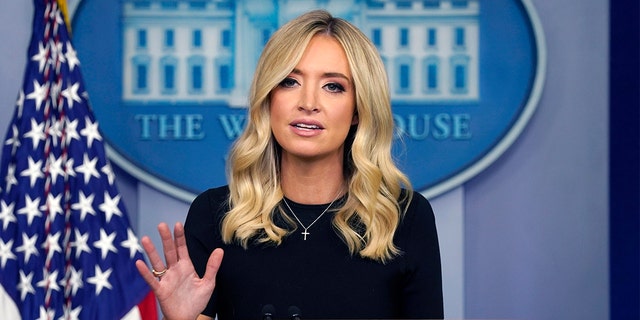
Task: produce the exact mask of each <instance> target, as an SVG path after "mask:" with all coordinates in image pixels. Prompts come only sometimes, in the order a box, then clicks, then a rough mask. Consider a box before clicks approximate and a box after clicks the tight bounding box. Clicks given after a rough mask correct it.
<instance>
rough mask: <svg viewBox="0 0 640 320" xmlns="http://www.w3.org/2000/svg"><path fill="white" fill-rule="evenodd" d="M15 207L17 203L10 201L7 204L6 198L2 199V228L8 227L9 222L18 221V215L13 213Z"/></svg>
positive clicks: (0, 214)
mask: <svg viewBox="0 0 640 320" xmlns="http://www.w3.org/2000/svg"><path fill="white" fill-rule="evenodd" d="M14 207H15V203H13V202H12V203H9V204H8V205H7V203H6V202H4V200H0V220H2V230H5V229H7V226H9V223H12V222H16V221H18V220H17V219H16V216H15V215H14V214H13V208H14Z"/></svg>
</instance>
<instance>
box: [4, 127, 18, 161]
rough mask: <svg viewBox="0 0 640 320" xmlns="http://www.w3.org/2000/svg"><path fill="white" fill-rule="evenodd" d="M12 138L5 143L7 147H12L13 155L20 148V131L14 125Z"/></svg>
mask: <svg viewBox="0 0 640 320" xmlns="http://www.w3.org/2000/svg"><path fill="white" fill-rule="evenodd" d="M11 133H12V135H11V138H9V139H7V141H5V143H4V144H5V145H12V147H11V154H14V153H15V152H16V149H17V148H18V147H19V146H20V131H18V127H17V126H16V125H15V124H14V125H12V126H11Z"/></svg>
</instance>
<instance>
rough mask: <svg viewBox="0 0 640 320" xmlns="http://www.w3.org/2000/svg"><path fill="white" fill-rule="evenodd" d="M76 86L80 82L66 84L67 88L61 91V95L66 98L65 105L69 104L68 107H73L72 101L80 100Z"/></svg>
mask: <svg viewBox="0 0 640 320" xmlns="http://www.w3.org/2000/svg"><path fill="white" fill-rule="evenodd" d="M78 88H80V82H76V83H74V84H73V85H71V86H67V88H66V89H64V90H63V91H62V96H63V97H65V98H67V105H68V106H69V109H73V102H74V101H75V102H78V103H80V102H81V101H82V100H81V99H80V96H78Z"/></svg>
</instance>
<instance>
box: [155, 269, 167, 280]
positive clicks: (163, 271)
mask: <svg viewBox="0 0 640 320" xmlns="http://www.w3.org/2000/svg"><path fill="white" fill-rule="evenodd" d="M167 270H169V268H165V269H164V270H162V271H156V270H155V269H151V273H153V276H154V277H156V278H160V277H162V276H164V274H165V273H167Z"/></svg>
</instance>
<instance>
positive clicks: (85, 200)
mask: <svg viewBox="0 0 640 320" xmlns="http://www.w3.org/2000/svg"><path fill="white" fill-rule="evenodd" d="M94 196H95V195H94V194H90V195H89V196H88V197H87V196H85V195H84V192H83V191H80V194H79V197H80V199H78V202H76V203H74V204H72V205H71V209H73V210H80V221H84V218H85V217H86V216H87V213H89V214H91V215H94V216H95V215H96V211H95V210H93V198H94Z"/></svg>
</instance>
